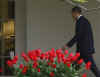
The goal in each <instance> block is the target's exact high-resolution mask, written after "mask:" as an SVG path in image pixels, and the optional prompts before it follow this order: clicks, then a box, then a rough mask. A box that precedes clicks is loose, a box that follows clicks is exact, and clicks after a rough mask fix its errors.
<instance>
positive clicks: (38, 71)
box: [7, 48, 91, 77]
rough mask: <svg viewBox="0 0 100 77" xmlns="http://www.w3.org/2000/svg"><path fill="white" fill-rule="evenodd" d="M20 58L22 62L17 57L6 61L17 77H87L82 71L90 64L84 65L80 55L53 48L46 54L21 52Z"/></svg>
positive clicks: (39, 50) (36, 51)
mask: <svg viewBox="0 0 100 77" xmlns="http://www.w3.org/2000/svg"><path fill="white" fill-rule="evenodd" d="M21 57H22V61H18V56H17V55H16V56H14V58H13V59H12V60H8V61H7V64H8V66H9V67H10V68H14V70H15V75H17V77H25V76H28V77H87V75H86V73H82V71H84V70H89V69H90V66H91V62H87V64H84V63H83V59H79V57H80V53H76V54H75V55H74V54H73V53H69V52H68V50H65V51H64V52H63V51H62V50H61V49H57V50H55V49H54V48H52V49H51V50H48V51H46V52H42V50H41V49H36V50H32V51H29V52H28V53H24V52H22V54H21ZM20 60H21V59H20Z"/></svg>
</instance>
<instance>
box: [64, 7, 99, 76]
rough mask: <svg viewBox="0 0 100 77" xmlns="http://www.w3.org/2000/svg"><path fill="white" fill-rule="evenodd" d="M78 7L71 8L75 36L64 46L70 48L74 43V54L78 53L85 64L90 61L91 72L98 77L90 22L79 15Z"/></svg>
mask: <svg viewBox="0 0 100 77" xmlns="http://www.w3.org/2000/svg"><path fill="white" fill-rule="evenodd" d="M81 12H82V11H81V8H80V7H77V6H76V7H74V8H72V17H73V18H74V19H75V20H76V28H75V33H76V34H75V36H74V37H73V38H72V39H71V40H70V41H69V42H68V43H67V44H66V45H65V46H64V48H63V49H65V48H67V47H68V48H70V47H72V46H73V45H74V44H75V43H76V44H77V50H76V52H80V56H81V58H83V59H84V62H85V63H87V62H88V61H91V63H92V66H91V71H92V72H93V73H94V74H95V76H96V77H100V72H99V70H98V68H97V66H96V64H95V62H94V59H93V54H94V53H95V49H94V40H93V32H92V28H91V24H90V22H89V21H88V20H87V19H86V18H85V17H84V16H83V15H82V14H81Z"/></svg>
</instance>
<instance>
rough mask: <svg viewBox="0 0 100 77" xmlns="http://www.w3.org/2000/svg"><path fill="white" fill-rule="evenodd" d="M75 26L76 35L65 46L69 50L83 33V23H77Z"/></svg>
mask: <svg viewBox="0 0 100 77" xmlns="http://www.w3.org/2000/svg"><path fill="white" fill-rule="evenodd" d="M77 26H78V29H77V32H76V35H75V36H74V37H73V38H72V39H71V40H70V41H69V42H68V43H67V44H66V46H67V47H69V48H70V47H72V46H73V45H74V44H75V43H76V42H77V41H78V40H79V39H81V38H82V36H83V31H84V29H83V26H84V25H83V22H79V23H78V25H77Z"/></svg>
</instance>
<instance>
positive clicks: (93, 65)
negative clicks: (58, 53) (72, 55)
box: [83, 55, 100, 77]
mask: <svg viewBox="0 0 100 77" xmlns="http://www.w3.org/2000/svg"><path fill="white" fill-rule="evenodd" d="M83 59H84V62H85V63H87V62H88V61H90V62H91V63H92V65H91V71H92V72H93V73H94V75H95V76H96V77H100V75H99V70H98V68H97V66H96V63H95V61H94V59H93V56H92V55H91V56H88V57H86V58H85V57H83Z"/></svg>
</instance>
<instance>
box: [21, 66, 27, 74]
mask: <svg viewBox="0 0 100 77" xmlns="http://www.w3.org/2000/svg"><path fill="white" fill-rule="evenodd" d="M27 69H28V67H27V66H25V67H24V69H23V70H22V73H23V74H25V73H26V72H27Z"/></svg>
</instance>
